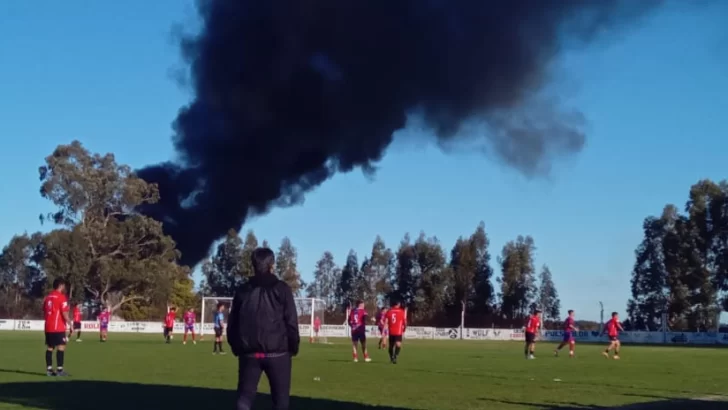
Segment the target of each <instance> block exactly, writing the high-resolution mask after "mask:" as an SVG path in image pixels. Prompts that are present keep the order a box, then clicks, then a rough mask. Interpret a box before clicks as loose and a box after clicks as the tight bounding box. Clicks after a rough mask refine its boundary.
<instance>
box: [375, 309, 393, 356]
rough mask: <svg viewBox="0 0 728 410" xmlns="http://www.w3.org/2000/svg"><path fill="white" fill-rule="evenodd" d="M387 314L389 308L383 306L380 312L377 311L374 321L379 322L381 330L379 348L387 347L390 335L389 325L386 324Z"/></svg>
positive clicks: (378, 327) (378, 325) (378, 326)
mask: <svg viewBox="0 0 728 410" xmlns="http://www.w3.org/2000/svg"><path fill="white" fill-rule="evenodd" d="M386 315H387V308H386V307H382V308H380V309H379V313H377V315H376V316H375V318H374V322H375V323H376V324H377V329H378V330H379V349H386V348H387V337H388V336H389V332H388V331H387V327H386V326H385V325H384V324H385V323H384V322H385V318H386Z"/></svg>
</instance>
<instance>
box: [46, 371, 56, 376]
mask: <svg viewBox="0 0 728 410" xmlns="http://www.w3.org/2000/svg"><path fill="white" fill-rule="evenodd" d="M55 375H56V372H54V371H53V370H46V376H48V377H54V376H55Z"/></svg>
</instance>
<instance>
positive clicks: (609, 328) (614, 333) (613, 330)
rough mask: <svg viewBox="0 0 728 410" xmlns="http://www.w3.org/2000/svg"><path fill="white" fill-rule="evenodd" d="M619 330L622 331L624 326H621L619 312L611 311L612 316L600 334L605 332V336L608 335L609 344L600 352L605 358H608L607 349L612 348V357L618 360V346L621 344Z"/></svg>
mask: <svg viewBox="0 0 728 410" xmlns="http://www.w3.org/2000/svg"><path fill="white" fill-rule="evenodd" d="M619 332H624V328H622V324H621V323H620V322H619V314H618V313H617V312H612V318H611V319H610V320H609V321H608V322H607V324H606V325H605V326H604V330H603V331H602V335H603V334H604V333H607V336H609V346H607V349H606V350H604V351H603V352H602V355H604V357H606V358H607V359H609V351H610V350H612V349H614V359H615V360H619V348H620V347H621V346H622V343H621V342H620V341H619Z"/></svg>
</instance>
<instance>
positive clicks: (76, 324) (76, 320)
mask: <svg viewBox="0 0 728 410" xmlns="http://www.w3.org/2000/svg"><path fill="white" fill-rule="evenodd" d="M74 330H75V331H76V341H77V342H80V341H81V308H79V307H78V303H74V304H73V329H71V331H70V332H68V338H69V339H70V338H71V336H73V331H74Z"/></svg>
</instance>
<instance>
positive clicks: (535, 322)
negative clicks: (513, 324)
mask: <svg viewBox="0 0 728 410" xmlns="http://www.w3.org/2000/svg"><path fill="white" fill-rule="evenodd" d="M540 332H541V310H540V309H536V310H535V311H534V312H533V315H531V316H530V317H529V318H528V322H526V348H525V349H524V350H523V353H524V354H525V355H526V359H531V360H533V359H535V358H536V357H535V356H534V355H533V353H534V352H535V351H536V333H540Z"/></svg>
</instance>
